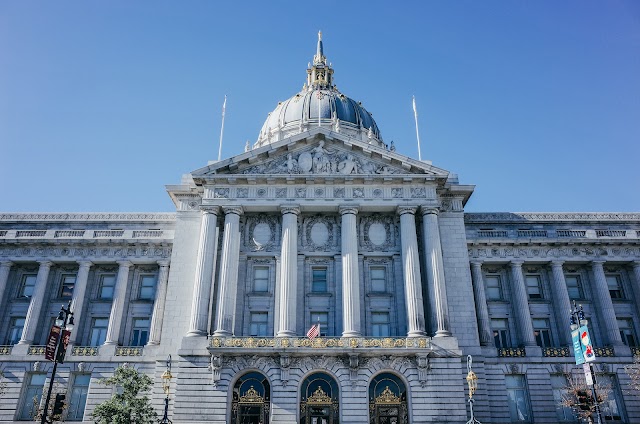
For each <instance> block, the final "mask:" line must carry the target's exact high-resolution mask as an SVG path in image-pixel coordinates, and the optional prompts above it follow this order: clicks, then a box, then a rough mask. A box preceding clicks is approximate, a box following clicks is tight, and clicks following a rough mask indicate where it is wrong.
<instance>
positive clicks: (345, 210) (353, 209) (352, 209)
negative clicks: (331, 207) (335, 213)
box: [338, 205, 358, 215]
mask: <svg viewBox="0 0 640 424" xmlns="http://www.w3.org/2000/svg"><path fill="white" fill-rule="evenodd" d="M338 210H339V211H340V215H347V214H351V215H357V214H358V207H357V206H347V205H342V206H340V207H339V208H338Z"/></svg>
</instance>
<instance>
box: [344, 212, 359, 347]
mask: <svg viewBox="0 0 640 424" xmlns="http://www.w3.org/2000/svg"><path fill="white" fill-rule="evenodd" d="M357 213H358V209H357V208H355V207H351V206H342V207H340V214H341V215H342V314H343V318H342V337H360V336H361V335H362V329H361V325H360V272H359V270H358V236H357V230H356V226H357V219H356V214H357Z"/></svg>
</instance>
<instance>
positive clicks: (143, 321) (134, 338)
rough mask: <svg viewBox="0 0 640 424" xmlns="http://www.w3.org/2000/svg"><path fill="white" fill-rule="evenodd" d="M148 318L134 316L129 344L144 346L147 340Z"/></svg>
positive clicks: (149, 323) (149, 322)
mask: <svg viewBox="0 0 640 424" xmlns="http://www.w3.org/2000/svg"><path fill="white" fill-rule="evenodd" d="M150 325H151V321H150V320H149V318H134V319H133V326H132V328H131V342H130V343H129V346H144V345H146V344H147V341H149V326H150Z"/></svg>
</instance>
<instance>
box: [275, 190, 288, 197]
mask: <svg viewBox="0 0 640 424" xmlns="http://www.w3.org/2000/svg"><path fill="white" fill-rule="evenodd" d="M276 197H277V198H278V199H284V198H285V197H287V189H286V188H277V189H276Z"/></svg>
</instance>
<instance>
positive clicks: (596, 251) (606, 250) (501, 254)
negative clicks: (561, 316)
mask: <svg viewBox="0 0 640 424" xmlns="http://www.w3.org/2000/svg"><path fill="white" fill-rule="evenodd" d="M614 251H615V252H616V253H614ZM469 256H470V257H471V258H510V257H512V258H540V259H545V258H547V259H553V258H585V259H592V260H593V259H596V258H600V257H603V256H606V257H610V256H611V257H617V258H629V257H634V256H640V248H635V247H622V246H616V245H614V246H606V247H602V246H597V247H596V246H580V247H571V248H569V247H559V248H557V247H546V246H542V247H529V248H513V247H486V248H485V247H473V248H470V249H469Z"/></svg>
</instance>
